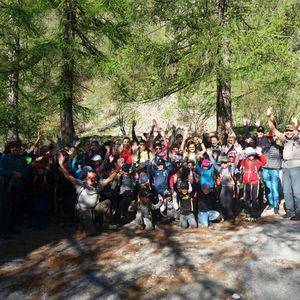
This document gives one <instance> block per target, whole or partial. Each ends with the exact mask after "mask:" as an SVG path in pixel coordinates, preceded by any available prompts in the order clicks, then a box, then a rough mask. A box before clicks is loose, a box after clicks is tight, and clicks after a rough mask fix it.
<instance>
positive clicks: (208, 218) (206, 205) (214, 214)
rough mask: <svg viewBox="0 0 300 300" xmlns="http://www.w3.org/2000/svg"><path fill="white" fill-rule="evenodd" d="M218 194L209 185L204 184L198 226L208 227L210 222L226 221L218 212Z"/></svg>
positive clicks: (201, 192) (200, 197)
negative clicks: (215, 208) (216, 207)
mask: <svg viewBox="0 0 300 300" xmlns="http://www.w3.org/2000/svg"><path fill="white" fill-rule="evenodd" d="M215 206H216V193H215V192H214V191H213V190H212V189H211V188H210V186H209V184H207V183H204V184H202V186H201V191H200V193H199V198H198V208H199V211H198V224H199V225H202V226H204V227H208V224H209V222H212V221H220V222H222V221H224V218H223V216H222V215H221V214H220V213H219V212H218V211H216V210H214V207H215Z"/></svg>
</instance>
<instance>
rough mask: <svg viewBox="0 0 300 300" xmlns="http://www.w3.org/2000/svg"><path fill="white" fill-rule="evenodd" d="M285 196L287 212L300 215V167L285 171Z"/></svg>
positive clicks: (285, 169)
mask: <svg viewBox="0 0 300 300" xmlns="http://www.w3.org/2000/svg"><path fill="white" fill-rule="evenodd" d="M283 194H284V200H285V205H286V211H287V212H288V213H296V215H300V167H298V168H284V169H283Z"/></svg>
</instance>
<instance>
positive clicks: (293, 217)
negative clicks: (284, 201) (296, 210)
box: [290, 215, 300, 221]
mask: <svg viewBox="0 0 300 300" xmlns="http://www.w3.org/2000/svg"><path fill="white" fill-rule="evenodd" d="M290 220H292V221H300V215H295V216H292V217H291V219H290Z"/></svg>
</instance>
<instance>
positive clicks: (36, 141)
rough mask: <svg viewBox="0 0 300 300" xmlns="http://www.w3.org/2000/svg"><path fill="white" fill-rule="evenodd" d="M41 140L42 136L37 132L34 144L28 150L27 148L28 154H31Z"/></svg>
mask: <svg viewBox="0 0 300 300" xmlns="http://www.w3.org/2000/svg"><path fill="white" fill-rule="evenodd" d="M41 138H42V135H41V134H40V132H38V135H37V138H36V140H35V142H34V144H33V145H32V146H30V148H29V153H32V152H33V151H34V149H35V148H36V147H37V146H38V145H39V143H40V141H41Z"/></svg>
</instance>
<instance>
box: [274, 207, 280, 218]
mask: <svg viewBox="0 0 300 300" xmlns="http://www.w3.org/2000/svg"><path fill="white" fill-rule="evenodd" d="M274 214H275V215H276V216H279V208H274Z"/></svg>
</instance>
